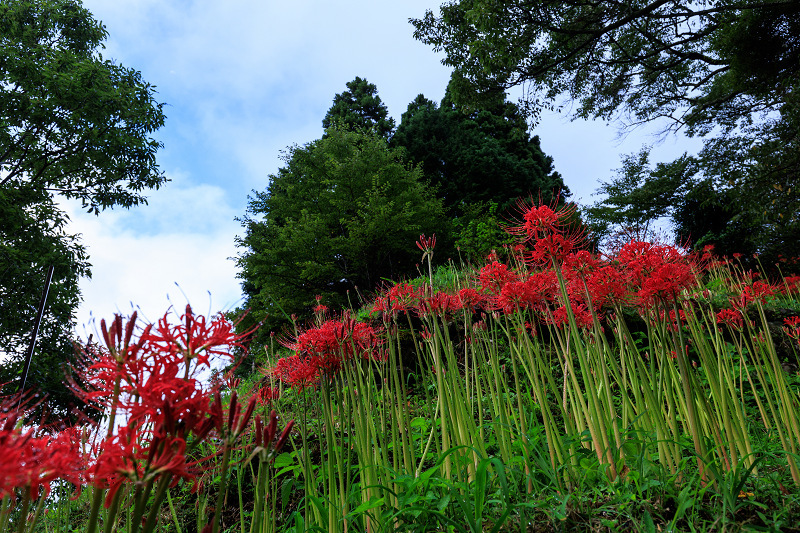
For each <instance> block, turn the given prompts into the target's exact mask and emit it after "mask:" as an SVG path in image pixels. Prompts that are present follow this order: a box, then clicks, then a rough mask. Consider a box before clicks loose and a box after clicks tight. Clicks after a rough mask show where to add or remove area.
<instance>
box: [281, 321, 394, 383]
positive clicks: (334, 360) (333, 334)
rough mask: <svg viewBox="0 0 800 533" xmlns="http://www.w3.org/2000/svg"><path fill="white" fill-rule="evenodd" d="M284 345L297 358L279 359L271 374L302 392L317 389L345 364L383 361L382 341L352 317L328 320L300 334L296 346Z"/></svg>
mask: <svg viewBox="0 0 800 533" xmlns="http://www.w3.org/2000/svg"><path fill="white" fill-rule="evenodd" d="M285 345H286V346H287V347H288V348H290V349H292V350H294V351H295V352H296V355H294V356H291V357H284V358H282V359H279V360H278V362H277V364H276V365H275V367H273V368H272V369H271V370H270V371H269V373H270V374H271V375H272V376H274V377H276V378H278V379H280V380H281V381H283V382H285V383H288V384H290V385H291V386H292V387H293V388H299V389H303V388H305V387H309V386H314V385H316V383H317V382H318V381H319V379H320V378H321V377H322V376H332V375H333V374H335V373H337V372H338V371H339V369H340V368H341V365H342V363H343V362H344V361H347V360H350V359H353V358H356V357H358V358H364V359H373V360H383V359H384V357H385V355H384V353H383V352H382V350H381V349H380V345H381V340H380V338H379V337H378V334H377V332H376V331H375V330H374V329H373V328H372V326H370V325H368V324H364V323H363V322H357V321H355V320H353V319H352V318H350V317H347V316H345V317H343V318H342V319H341V320H328V321H327V322H325V323H323V324H322V325H320V326H319V327H316V328H311V329H308V330H306V331H304V332H303V333H301V334H300V335H299V336H298V337H297V340H296V341H295V342H293V343H291V342H290V343H285Z"/></svg>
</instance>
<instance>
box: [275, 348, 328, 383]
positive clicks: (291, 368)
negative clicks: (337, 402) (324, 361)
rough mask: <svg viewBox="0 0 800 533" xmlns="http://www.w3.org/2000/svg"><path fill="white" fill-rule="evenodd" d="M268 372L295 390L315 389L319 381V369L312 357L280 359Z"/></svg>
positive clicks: (294, 356) (295, 356)
mask: <svg viewBox="0 0 800 533" xmlns="http://www.w3.org/2000/svg"><path fill="white" fill-rule="evenodd" d="M268 372H269V373H270V374H271V375H272V376H274V377H275V378H277V379H279V380H281V381H282V382H284V383H286V384H288V385H289V386H290V387H292V388H293V389H297V390H303V389H305V388H306V387H312V388H313V387H316V386H317V383H319V380H320V367H319V365H318V364H317V362H316V361H315V360H314V358H313V357H308V356H302V357H301V356H299V355H292V356H289V357H282V358H280V359H278V361H277V362H276V363H275V366H274V367H272V368H271V369H269V371H268Z"/></svg>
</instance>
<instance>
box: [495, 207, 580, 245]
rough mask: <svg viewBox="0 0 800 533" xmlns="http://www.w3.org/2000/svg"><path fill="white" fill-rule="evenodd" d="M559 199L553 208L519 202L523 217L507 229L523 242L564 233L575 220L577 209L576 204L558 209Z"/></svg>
mask: <svg viewBox="0 0 800 533" xmlns="http://www.w3.org/2000/svg"><path fill="white" fill-rule="evenodd" d="M557 205H558V198H556V199H555V200H554V202H553V204H552V206H548V205H542V204H541V203H540V205H535V202H534V201H533V200H532V199H529V200H522V199H520V200H519V201H518V202H517V209H518V210H519V213H520V215H521V217H520V218H518V219H517V220H516V222H517V224H516V225H512V226H509V227H507V228H506V231H507V232H508V233H509V234H511V235H516V236H518V237H520V239H521V240H522V241H524V242H525V241H530V240H533V239H538V238H541V237H544V236H546V235H552V234H556V233H564V232H565V231H567V229H568V225H569V222H570V221H571V220H572V219H574V217H575V212H576V209H577V207H576V206H575V204H564V205H562V206H561V207H557Z"/></svg>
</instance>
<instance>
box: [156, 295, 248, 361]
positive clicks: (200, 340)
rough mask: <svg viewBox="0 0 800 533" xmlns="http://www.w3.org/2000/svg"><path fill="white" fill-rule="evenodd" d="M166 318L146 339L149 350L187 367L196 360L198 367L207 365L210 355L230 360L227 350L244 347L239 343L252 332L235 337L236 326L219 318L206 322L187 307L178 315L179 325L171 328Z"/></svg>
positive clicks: (159, 322)
mask: <svg viewBox="0 0 800 533" xmlns="http://www.w3.org/2000/svg"><path fill="white" fill-rule="evenodd" d="M167 316H168V314H166V313H165V314H164V316H163V317H162V318H160V319H159V320H158V324H157V325H156V327H155V328H154V329H153V331H152V332H151V333H150V334H149V335H147V339H146V340H147V342H148V343H149V345H150V349H151V350H152V351H157V352H158V353H160V354H167V353H169V354H175V355H177V356H179V357H181V358H182V359H183V360H184V361H185V362H186V363H187V364H188V363H190V362H191V361H193V360H196V364H197V365H206V366H209V357H210V356H212V355H218V356H223V357H231V354H230V350H231V349H232V348H234V347H238V348H243V346H242V340H243V339H244V338H246V337H247V336H248V335H250V334H251V333H252V331H248V332H246V333H243V334H236V332H235V331H234V328H235V327H236V324H234V323H233V322H231V321H229V320H227V319H226V318H225V317H224V316H222V315H220V316H218V317H216V318H215V319H213V320H212V321H211V322H210V323H208V322H207V321H206V317H204V316H202V315H200V316H196V315H195V314H194V313H192V308H191V306H189V305H187V306H186V313H185V314H184V315H183V316H181V321H182V323H179V324H177V325H172V324H170V323H169V321H168V319H167Z"/></svg>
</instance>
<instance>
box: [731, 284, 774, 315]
mask: <svg viewBox="0 0 800 533" xmlns="http://www.w3.org/2000/svg"><path fill="white" fill-rule="evenodd" d="M777 292H779V289H778V288H777V287H774V286H772V285H770V284H769V283H765V282H763V281H754V282H753V284H752V285H747V286H746V287H745V288H744V289H742V292H741V294H740V295H739V297H738V298H731V304H732V305H733V306H734V307H736V308H737V309H745V308H746V307H747V306H748V305H749V304H751V303H753V302H760V303H764V300H766V298H767V297H768V296H772V295H773V294H775V293H777Z"/></svg>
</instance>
